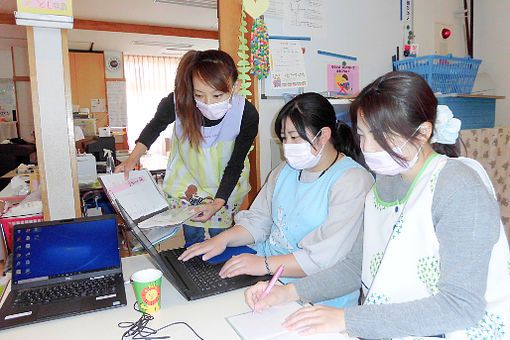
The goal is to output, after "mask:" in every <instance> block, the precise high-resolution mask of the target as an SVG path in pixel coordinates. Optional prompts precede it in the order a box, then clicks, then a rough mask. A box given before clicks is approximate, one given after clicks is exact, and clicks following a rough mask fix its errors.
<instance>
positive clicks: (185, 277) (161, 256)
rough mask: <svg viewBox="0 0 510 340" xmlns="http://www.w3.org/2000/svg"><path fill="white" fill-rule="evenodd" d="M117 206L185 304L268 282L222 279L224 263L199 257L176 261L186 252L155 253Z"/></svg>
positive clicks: (247, 277) (253, 278)
mask: <svg viewBox="0 0 510 340" xmlns="http://www.w3.org/2000/svg"><path fill="white" fill-rule="evenodd" d="M116 206H117V209H118V211H119V213H120V214H121V216H122V218H123V219H124V221H125V222H126V224H127V227H128V229H129V230H130V231H131V232H132V234H133V235H134V236H135V237H136V238H137V239H138V241H139V242H140V243H141V244H142V246H143V247H144V248H145V250H147V252H148V253H149V255H150V256H151V257H152V259H153V260H154V262H156V264H157V266H158V267H159V268H160V269H161V271H162V272H163V274H164V275H165V277H166V278H167V279H168V281H170V283H171V284H172V285H173V286H174V287H175V288H176V289H177V291H179V293H181V295H182V296H184V298H186V299H187V300H196V299H200V298H204V297H207V296H211V295H215V294H220V293H225V292H228V291H231V290H235V289H238V288H243V287H247V286H250V285H253V284H255V283H257V282H258V281H264V280H270V279H271V276H269V275H265V276H250V275H239V276H236V277H233V278H226V279H222V278H221V277H220V275H219V272H220V269H221V267H222V266H223V264H224V263H225V261H222V262H217V263H209V262H206V261H202V259H201V258H200V257H194V258H192V259H190V260H188V261H186V262H183V261H179V260H178V259H177V258H178V257H179V256H180V255H181V254H182V253H183V252H184V250H185V248H178V249H171V250H165V251H162V252H158V251H157V250H156V249H155V248H154V246H153V245H152V244H151V243H150V242H149V240H148V239H147V237H146V236H145V234H144V233H143V232H142V231H141V230H140V228H139V227H138V226H137V225H136V223H135V222H134V221H133V219H132V218H131V217H130V216H129V214H128V213H127V212H126V210H124V208H123V207H122V206H121V205H120V204H118V202H116Z"/></svg>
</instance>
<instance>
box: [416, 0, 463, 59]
mask: <svg viewBox="0 0 510 340" xmlns="http://www.w3.org/2000/svg"><path fill="white" fill-rule="evenodd" d="M468 2H469V1H468ZM463 8H464V6H463V1H462V0H414V32H415V42H416V43H418V44H420V49H419V55H427V54H434V47H435V34H434V33H435V23H440V24H446V25H450V26H451V28H452V29H451V31H452V35H451V36H450V39H451V43H450V44H451V46H450V48H451V50H450V53H451V54H453V56H455V57H465V56H466V54H467V52H466V51H467V48H466V44H465V30H464V17H463V16H462V15H461V14H459V13H458V12H459V11H461V10H463Z"/></svg>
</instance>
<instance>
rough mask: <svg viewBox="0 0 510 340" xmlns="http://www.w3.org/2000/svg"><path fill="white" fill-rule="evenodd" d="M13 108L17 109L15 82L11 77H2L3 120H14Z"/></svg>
mask: <svg viewBox="0 0 510 340" xmlns="http://www.w3.org/2000/svg"><path fill="white" fill-rule="evenodd" d="M13 110H16V95H15V91H14V82H13V81H12V80H9V79H0V119H1V120H2V121H11V120H13V119H14V117H13V115H12V111H13Z"/></svg>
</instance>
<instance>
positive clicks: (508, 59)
mask: <svg viewBox="0 0 510 340" xmlns="http://www.w3.org/2000/svg"><path fill="white" fill-rule="evenodd" d="M474 15H475V23H474V31H475V33H474V35H475V39H474V47H473V51H474V54H475V58H479V59H482V60H483V62H482V64H481V66H480V70H479V73H480V72H484V73H487V75H488V77H489V78H490V80H491V82H492V84H493V85H494V88H495V89H496V94H497V95H502V96H506V98H505V99H498V100H496V126H510V24H509V22H510V1H501V0H484V1H475V11H474Z"/></svg>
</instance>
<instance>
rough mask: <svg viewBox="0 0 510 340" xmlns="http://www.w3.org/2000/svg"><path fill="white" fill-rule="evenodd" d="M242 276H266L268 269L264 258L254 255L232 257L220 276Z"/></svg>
mask: <svg viewBox="0 0 510 340" xmlns="http://www.w3.org/2000/svg"><path fill="white" fill-rule="evenodd" d="M242 274H247V275H254V276H261V275H266V274H267V269H266V263H265V261H264V258H263V257H262V256H257V255H254V254H241V255H236V256H232V258H231V259H230V260H228V261H227V262H226V263H225V264H224V265H223V267H222V268H221V270H220V276H221V277H222V278H226V277H234V276H237V275H242Z"/></svg>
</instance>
